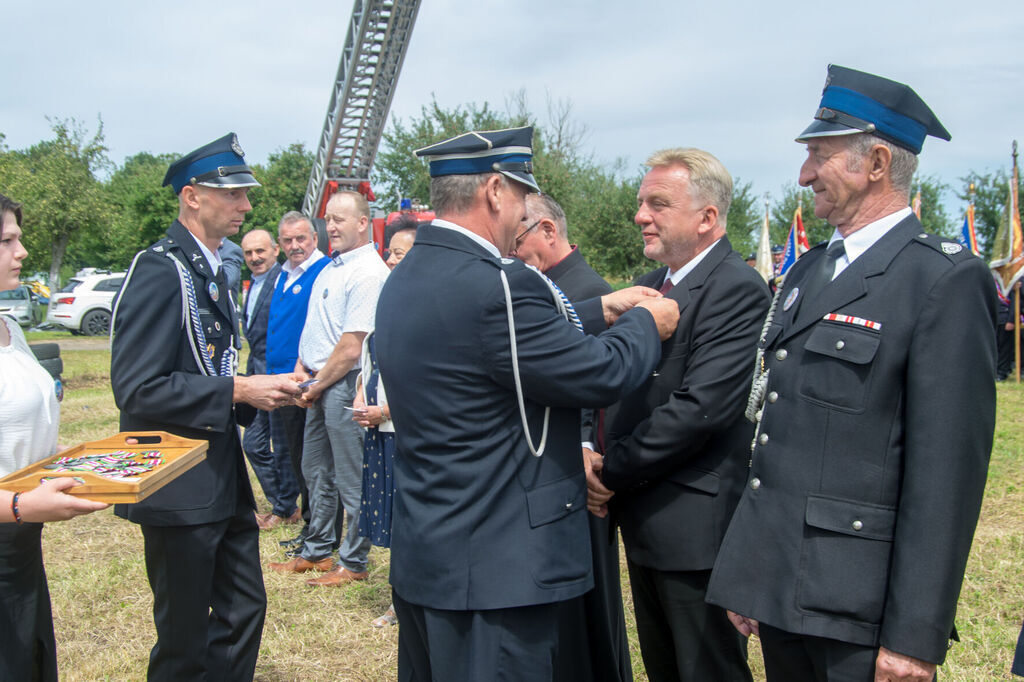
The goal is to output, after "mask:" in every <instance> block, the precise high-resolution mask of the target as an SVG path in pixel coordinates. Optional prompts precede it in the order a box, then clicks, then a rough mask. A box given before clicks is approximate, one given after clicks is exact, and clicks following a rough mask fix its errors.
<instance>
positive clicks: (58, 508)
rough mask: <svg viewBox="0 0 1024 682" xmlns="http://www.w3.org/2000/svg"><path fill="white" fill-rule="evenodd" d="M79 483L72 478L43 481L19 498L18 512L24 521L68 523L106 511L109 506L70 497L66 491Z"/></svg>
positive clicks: (64, 477) (65, 477)
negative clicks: (70, 520) (79, 517)
mask: <svg viewBox="0 0 1024 682" xmlns="http://www.w3.org/2000/svg"><path fill="white" fill-rule="evenodd" d="M76 485H79V483H78V482H77V481H76V480H75V479H74V478H72V477H70V476H61V477H58V478H52V479H50V480H49V481H43V482H42V483H41V484H39V487H38V488H33V489H32V490H29V491H28V492H27V493H22V494H21V495H20V496H19V497H18V512H19V513H20V514H21V519H22V521H28V522H31V523H42V522H45V521H66V520H68V519H71V518H74V517H76V516H79V515H81V514H89V513H91V512H94V511H99V510H100V509H106V508H107V507H109V506H110V505H109V504H105V503H103V502H93V501H92V500H87V499H85V498H83V497H75V496H74V495H68V494H66V493H65V492H64V491H65V490H67V489H68V488H73V487H75V486H76Z"/></svg>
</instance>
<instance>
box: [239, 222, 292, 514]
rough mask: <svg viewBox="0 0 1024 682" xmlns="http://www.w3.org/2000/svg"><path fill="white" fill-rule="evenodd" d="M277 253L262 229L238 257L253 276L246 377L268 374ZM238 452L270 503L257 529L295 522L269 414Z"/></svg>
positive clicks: (287, 467)
mask: <svg viewBox="0 0 1024 682" xmlns="http://www.w3.org/2000/svg"><path fill="white" fill-rule="evenodd" d="M278 253H279V249H278V248H277V243H276V242H275V241H274V238H273V237H272V236H271V234H270V233H269V232H267V231H266V230H251V231H249V232H247V233H246V235H245V236H244V237H242V255H243V256H244V258H245V264H246V265H248V266H249V271H250V272H251V273H252V279H251V280H250V283H249V289H248V291H246V293H245V298H244V300H243V301H242V306H241V310H242V331H243V332H244V333H245V338H246V340H247V341H248V342H249V360H248V362H247V363H246V368H245V373H246V374H250V375H251V374H266V373H267V320H268V319H269V318H270V299H271V297H272V295H273V293H274V283H275V282H276V281H277V276H278V275H279V274H280V273H281V265H280V264H279V263H278V262H277V254H278ZM242 449H243V450H244V451H245V455H246V457H248V458H249V464H251V465H252V470H253V471H254V472H255V473H256V479H257V480H258V481H259V482H260V487H262V488H263V494H264V495H266V496H267V501H268V502H270V504H271V510H270V511H269V512H268V513H266V514H257V515H256V523H257V525H259V527H260V530H269V529H271V528H275V527H277V526H279V525H281V524H284V523H287V524H295V523H299V522H300V521H301V520H302V513H301V511H300V510H299V508H298V506H296V504H295V499H296V498H297V497H298V496H299V484H298V483H297V482H296V481H295V475H294V474H293V473H292V464H291V460H290V459H289V457H288V446H287V444H286V443H276V442H275V443H274V444H273V448H272V447H271V437H270V413H269V412H266V411H264V410H259V411H257V412H256V416H255V417H254V418H253V420H252V423H251V424H249V426H247V427H246V429H245V433H244V434H243V435H242Z"/></svg>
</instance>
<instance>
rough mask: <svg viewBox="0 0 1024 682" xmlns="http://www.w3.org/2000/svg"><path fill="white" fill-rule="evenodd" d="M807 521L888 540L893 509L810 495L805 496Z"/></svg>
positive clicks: (892, 528) (891, 533)
mask: <svg viewBox="0 0 1024 682" xmlns="http://www.w3.org/2000/svg"><path fill="white" fill-rule="evenodd" d="M806 521H807V525H808V526H813V527H815V528H822V529H824V530H830V531H833V532H836V533H844V534H846V535H854V536H857V537H864V538H870V539H871V540H890V541H891V540H892V538H893V533H894V532H895V529H896V510H895V509H893V508H891V507H883V506H881V505H877V504H868V503H867V502H853V501H850V500H839V499H835V498H832V497H821V496H818V495H811V496H809V497H808V498H807V513H806Z"/></svg>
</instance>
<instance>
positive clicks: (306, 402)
mask: <svg viewBox="0 0 1024 682" xmlns="http://www.w3.org/2000/svg"><path fill="white" fill-rule="evenodd" d="M326 388H327V386H325V385H324V384H323V382H322V381H315V382H313V383H312V384H310V385H309V386H307V387H306V390H305V391H303V392H302V395H300V396H298V397H296V398H295V404H296V405H298V406H299V407H302V408H309V407H311V406H312V405H313V403H315V402H316V401H317V400H319V399H320V396H321V395H322V394H323V392H324V390H325V389H326Z"/></svg>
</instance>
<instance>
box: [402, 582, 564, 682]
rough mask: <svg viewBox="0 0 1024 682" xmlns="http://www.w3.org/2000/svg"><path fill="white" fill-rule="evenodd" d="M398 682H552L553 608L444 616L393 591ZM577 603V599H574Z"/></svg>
mask: <svg viewBox="0 0 1024 682" xmlns="http://www.w3.org/2000/svg"><path fill="white" fill-rule="evenodd" d="M392 597H393V600H394V604H395V613H397V614H398V622H399V623H401V627H400V628H399V631H398V679H399V682H433V681H435V680H444V682H477V681H479V680H487V681H488V682H502V681H507V682H552V681H553V680H555V679H556V678H555V677H554V666H553V661H554V657H555V650H556V647H557V639H558V631H557V630H558V625H557V617H556V609H557V605H556V604H541V605H538V606H519V607H515V608H509V609H491V610H487V611H444V610H440V609H431V608H428V607H425V606H418V605H416V604H410V603H409V602H407V601H405V600H404V599H402V598H401V597H400V596H399V595H398V593H396V592H394V591H392ZM577 599H578V598H577Z"/></svg>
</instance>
